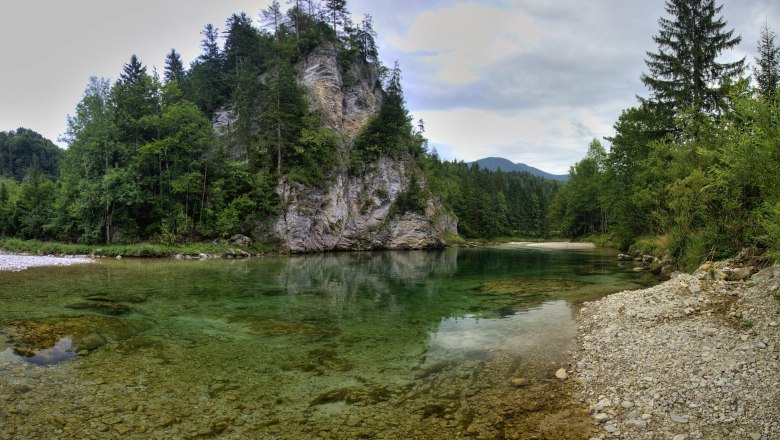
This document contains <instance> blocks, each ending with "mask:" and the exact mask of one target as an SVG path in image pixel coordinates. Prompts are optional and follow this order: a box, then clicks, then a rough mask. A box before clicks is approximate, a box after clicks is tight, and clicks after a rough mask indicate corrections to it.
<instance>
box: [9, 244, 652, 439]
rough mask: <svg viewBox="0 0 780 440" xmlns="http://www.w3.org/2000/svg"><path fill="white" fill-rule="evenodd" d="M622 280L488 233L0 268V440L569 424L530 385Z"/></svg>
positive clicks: (553, 395) (577, 430)
mask: <svg viewBox="0 0 780 440" xmlns="http://www.w3.org/2000/svg"><path fill="white" fill-rule="evenodd" d="M638 277H639V275H636V274H634V273H632V272H629V271H627V270H625V269H622V268H620V267H618V266H617V265H616V263H615V255H614V254H613V253H610V252H605V251H588V252H561V251H544V250H531V249H516V248H515V249H510V248H501V247H498V248H493V249H477V250H457V249H449V250H446V251H438V252H379V253H354V254H322V255H310V256H297V257H290V258H285V257H278V258H263V259H255V260H249V261H208V262H199V261H128V260H123V261H113V260H106V261H102V262H101V263H100V264H98V265H90V266H71V267H64V268H52V269H35V270H29V271H26V272H19V273H0V304H1V305H0V413H2V412H4V411H5V413H7V414H9V417H10V418H9V421H10V423H9V424H5V425H3V424H0V435H5V436H6V437H11V438H13V437H18V438H27V437H35V436H39V437H61V436H68V435H71V434H72V435H74V436H78V437H106V436H108V437H112V436H121V437H123V438H125V437H131V438H133V437H134V438H149V437H162V438H169V437H182V438H194V437H199V436H200V437H214V436H219V437H221V438H283V439H287V438H289V439H298V438H359V437H363V438H413V437H418V438H460V437H464V436H465V437H469V438H496V437H498V436H503V437H506V438H523V436H524V435H525V434H524V433H527V432H535V433H537V434H535V435H541V434H539V432H542V431H544V430H545V429H547V430H552V431H551V433H550V434H549V435H548V436H547V437H546V438H579V436H582V435H583V433H585V432H586V431H587V429H584V430H583V429H582V427H581V426H579V425H577V424H578V423H579V421H578V420H579V419H578V418H577V417H574V416H572V414H575V413H577V411H579V409H577V407H576V404H573V403H565V404H564V403H561V402H560V400H561V399H562V397H561V396H565V394H566V392H568V391H567V388H566V386H565V384H559V383H554V382H552V383H551V382H549V381H546V380H545V379H546V377H547V376H549V372H550V371H555V369H557V368H558V367H559V365H561V364H562V363H564V362H565V361H566V351H567V350H568V348H569V347H570V346H571V345H570V344H571V343H572V338H573V336H574V334H575V323H574V321H573V313H574V309H575V308H576V306H577V304H579V303H580V302H582V301H584V300H588V299H593V298H596V297H598V296H601V295H604V294H606V293H609V292H613V291H616V290H622V289H627V288H636V287H638V286H640V285H641V284H642V283H644V282H653V280H641V279H640V278H638ZM20 350H22V351H23V352H24V353H25V354H26V355H29V356H27V357H24V358H22V357H19V356H16V355H14V354H13V352H14V351H16V352H19V351H20ZM74 352H77V353H78V357H76V358H75V359H73V360H70V361H67V362H61V361H63V360H64V359H65V358H66V357H75V353H74ZM518 376H521V377H523V378H524V380H525V379H527V380H528V384H529V386H527V387H525V388H523V389H517V388H513V387H512V386H509V385H507V384H509V380H510V379H512V378H517V377H518ZM524 383H525V382H524ZM569 405H574V406H571V407H570V406H569ZM560 411H567V414H569V416H567V417H558V416H557V415H556V414H558V413H559V412H560ZM496 417H498V419H497V418H496ZM499 419H500V420H499ZM582 419H583V420H585V423H587V420H586V419H587V417H586V415H585V416H584V417H582ZM52 420H54V422H52ZM556 420H558V421H556ZM560 420H568V421H566V422H565V423H564V422H561V421H560ZM60 421H62V423H60ZM540 430H541V431H540ZM545 435H546V434H545ZM545 435H541V437H540V438H545Z"/></svg>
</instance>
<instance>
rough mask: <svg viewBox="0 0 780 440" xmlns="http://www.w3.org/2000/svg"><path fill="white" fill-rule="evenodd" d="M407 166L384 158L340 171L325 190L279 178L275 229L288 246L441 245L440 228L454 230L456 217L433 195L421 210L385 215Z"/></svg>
mask: <svg viewBox="0 0 780 440" xmlns="http://www.w3.org/2000/svg"><path fill="white" fill-rule="evenodd" d="M410 172H413V170H408V169H407V167H406V166H405V165H404V163H403V162H397V161H392V160H390V159H387V158H383V159H381V160H380V161H379V165H378V167H377V168H376V170H375V171H373V172H370V173H368V174H367V175H364V176H361V177H350V176H347V175H345V174H341V175H339V176H337V177H336V179H335V181H334V183H333V184H332V185H331V186H330V187H329V188H327V189H325V190H322V189H307V188H305V187H303V186H302V185H299V184H286V183H285V184H282V185H280V186H279V188H278V189H277V191H278V193H279V195H280V197H281V199H282V204H283V206H285V207H286V209H285V213H284V214H283V215H282V216H280V218H279V219H278V221H277V222H276V225H275V228H274V232H275V233H276V235H278V236H279V237H281V238H282V240H283V242H284V244H285V246H286V247H288V248H289V249H290V251H292V252H323V251H345V250H370V249H426V248H437V247H441V246H442V245H443V241H442V236H443V234H444V232H451V233H457V223H456V219H455V217H454V215H452V214H450V213H449V212H447V211H446V210H445V209H444V208H443V207H442V206H441V204H440V203H438V202H436V201H435V200H434V199H430V200H428V207H427V209H426V212H425V215H422V214H417V213H406V214H403V215H401V216H393V217H391V216H390V214H391V208H392V205H393V203H394V202H395V201H396V199H397V198H398V195H399V194H401V193H402V192H403V191H406V190H407V189H408V185H409V180H410V175H409V173H410Z"/></svg>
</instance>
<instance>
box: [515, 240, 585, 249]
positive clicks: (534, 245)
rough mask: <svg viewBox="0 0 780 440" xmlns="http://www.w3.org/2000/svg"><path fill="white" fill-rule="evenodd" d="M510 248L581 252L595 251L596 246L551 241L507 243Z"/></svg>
mask: <svg viewBox="0 0 780 440" xmlns="http://www.w3.org/2000/svg"><path fill="white" fill-rule="evenodd" d="M508 244H509V245H512V246H523V247H530V248H536V249H556V250H581V249H595V248H596V245H595V244H593V243H572V242H568V241H552V242H546V243H532V242H514V243H508Z"/></svg>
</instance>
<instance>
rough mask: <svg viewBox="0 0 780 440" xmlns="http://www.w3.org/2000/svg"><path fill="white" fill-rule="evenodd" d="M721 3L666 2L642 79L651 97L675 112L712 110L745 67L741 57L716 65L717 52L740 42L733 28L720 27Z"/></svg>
mask: <svg viewBox="0 0 780 440" xmlns="http://www.w3.org/2000/svg"><path fill="white" fill-rule="evenodd" d="M722 9H723V6H715V0H667V2H666V12H667V13H668V14H669V15H671V16H672V18H671V19H669V18H661V19H660V20H659V25H660V27H661V29H660V31H659V33H658V35H657V36H655V37H653V40H654V41H655V43H656V44H658V52H657V53H656V52H648V53H647V56H648V59H646V60H645V62H646V63H647V67H648V69H649V70H650V73H649V74H643V75H642V81H643V82H644V83H645V85H646V86H647V87H649V88H650V91H651V92H652V94H653V100H654V101H656V102H657V103H659V104H660V105H662V106H664V107H667V108H668V109H670V110H671V111H673V112H675V113H679V112H683V111H688V110H693V111H694V112H695V113H696V114H702V113H717V112H718V111H719V110H720V109H721V107H722V105H723V100H724V98H725V96H726V94H727V90H726V88H727V86H728V83H729V81H730V80H731V79H733V78H735V77H737V76H738V75H739V74H741V73H742V72H743V70H744V64H745V60H744V59H742V60H739V61H736V62H733V63H719V62H718V61H717V57H718V55H720V53H721V52H723V51H724V50H726V49H731V48H733V47H734V46H736V45H737V44H739V43H740V41H741V39H742V38H741V37H740V36H736V37H735V36H734V31H733V30H730V31H725V27H726V22H725V21H724V20H723V18H722V17H719V16H718V15H719V14H720V12H721V10H722Z"/></svg>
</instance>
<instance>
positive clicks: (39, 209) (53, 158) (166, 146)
mask: <svg viewBox="0 0 780 440" xmlns="http://www.w3.org/2000/svg"><path fill="white" fill-rule="evenodd" d="M294 3H295V4H294V6H293V7H291V8H290V9H289V10H288V11H287V12H286V14H285V13H283V12H282V8H281V5H280V4H279V2H278V1H274V2H272V3H271V6H270V7H269V8H268V9H267V10H265V11H263V12H262V14H261V18H262V20H263V24H264V26H265V30H261V29H259V28H258V27H256V26H255V24H254V23H253V22H252V19H250V18H249V17H248V16H247V15H246V14H244V13H239V14H233V15H231V16H230V17H229V18H228V19H227V21H226V23H225V30H224V32H222V33H220V31H219V30H218V29H217V28H216V27H215V26H213V25H210V24H209V25H206V26H205V28H204V30H203V32H202V40H201V48H202V53H201V54H200V56H198V58H197V59H195V60H194V61H193V62H192V64H191V65H190V66H189V68H188V69H187V68H185V66H184V63H183V62H182V59H181V55H180V54H179V53H178V52H176V50H174V49H171V51H170V52H169V53H168V54H167V55H166V58H165V70H164V72H163V78H164V81H162V80H161V79H160V78H159V77H158V76H157V73H156V72H151V73H150V71H148V69H147V67H146V66H145V65H144V64H143V63H142V62H141V60H139V59H138V57H137V56H135V55H133V56H131V57H130V59H129V61H128V62H127V63H126V64H125V65H124V66H123V67H122V70H121V72H120V74H119V79H118V80H116V81H114V82H111V81H109V80H107V79H98V78H91V79H90V81H89V83H88V85H87V88H86V90H85V92H84V95H83V98H82V100H81V102H80V103H79V104H78V105H77V108H76V112H75V114H74V115H73V116H72V117H69V118H68V131H67V134H66V136H64V139H63V140H64V141H65V142H67V143H68V145H69V146H68V149H67V151H63V150H60V149H59V148H57V147H56V146H54V145H53V144H52V143H51V142H50V141H46V140H45V139H43V138H42V137H40V136H39V135H37V134H35V133H34V132H31V131H29V130H24V129H19V130H17V131H16V132H10V133H0V234H3V235H4V236H11V237H24V238H34V239H56V240H61V241H64V242H69V243H78V245H74V246H83V245H110V246H111V249H121V252H124V251H126V250H128V249H130V252H135V253H136V254H142V253H148V254H157V253H158V250H156V249H149V248H136V250H132V249H131V248H132V246H134V244H135V243H139V242H153V243H156V244H158V245H160V246H168V245H170V244H173V243H180V242H188V241H198V240H213V239H215V238H225V237H229V236H231V235H234V234H236V233H241V234H244V235H249V236H252V237H254V238H261V239H268V238H269V236H270V235H271V234H270V230H271V224H272V220H273V219H275V217H276V216H277V215H278V213H279V210H280V201H279V199H278V196H277V194H276V188H277V186H278V184H279V183H280V182H285V181H286V182H295V183H300V184H303V185H304V186H305V187H307V188H322V187H324V186H325V185H327V183H328V180H329V179H330V178H331V176H333V175H335V172H337V171H343V170H345V169H347V168H349V166H350V163H353V164H355V167H354V169H356V170H357V169H358V168H359V169H361V170H365V169H366V168H367V167H369V166H370V165H371V163H375V162H376V161H377V160H378V159H379V158H380V157H382V156H390V157H393V158H395V159H399V160H404V161H407V163H408V164H409V169H410V170H411V171H412V172H413V173H416V174H419V166H420V165H421V161H422V160H423V156H424V153H425V141H424V138H422V136H421V133H419V132H415V131H414V129H413V128H412V125H411V122H410V118H409V116H408V112H407V111H406V109H405V107H404V100H403V95H402V90H401V84H400V69H398V68H397V66H396V68H395V69H394V70H393V71H392V75H391V76H390V77H389V79H388V81H387V82H386V84H385V85H386V89H387V92H386V93H385V92H383V94H384V95H385V99H384V100H383V105H382V109H381V111H380V112H379V113H378V114H377V115H376V117H375V118H374V119H373V120H372V122H371V123H370V124H369V127H367V128H366V130H365V132H364V133H363V134H361V136H359V142H356V146H355V147H354V148H352V152H353V153H354V154H353V155H352V157H345V154H343V151H344V150H345V144H346V142H347V140H346V139H343V138H342V137H341V136H340V135H339V134H338V133H337V132H335V131H333V130H332V129H330V128H327V127H326V126H325V124H324V123H323V120H322V115H320V114H319V113H317V112H316V111H312V110H311V109H310V103H309V101H308V100H307V97H306V95H305V90H304V89H303V88H302V87H301V86H300V85H299V84H298V81H297V75H298V71H297V70H296V69H297V66H299V65H300V62H301V61H302V60H303V59H304V57H305V56H306V55H307V54H309V53H311V52H313V51H316V50H317V49H318V48H320V47H322V48H323V49H324V50H326V51H330V50H331V48H335V49H336V51H337V52H338V53H339V54H341V56H340V57H339V62H340V63H341V66H340V68H341V70H342V74H343V75H344V77H345V78H348V77H349V75H350V74H353V75H354V76H355V78H353V79H359V78H357V76H358V75H364V76H366V77H367V78H372V79H373V78H378V77H381V75H382V72H384V71H385V70H386V69H385V68H384V67H383V66H381V64H380V63H379V60H378V53H377V48H376V41H375V39H376V33H375V31H374V30H373V24H372V20H371V18H370V16H367V17H366V18H365V19H364V20H363V22H362V23H360V24H357V25H355V24H353V23H352V22H351V20H350V19H349V13H348V11H347V9H346V3H345V2H329V3H328V4H327V5H326V6H327V15H320V14H319V12H320V11H319V8H318V7H317V6H318V5H319V3H318V2H294ZM307 5H308V7H307ZM372 85H373V84H372ZM214 119H217V120H218V121H219V122H220V124H219V125H218V130H216V131H217V132H215V130H214V127H212V120H214ZM60 159H62V160H60ZM351 159H355V160H351ZM415 178H416V179H417V178H419V176H417V177H415ZM55 180H56V182H53V181H55ZM411 183H412V185H410V186H409V189H408V190H407V191H406V192H405V193H404V194H402V196H401V198H400V201H398V202H397V203H396V205H397V210H398V213H399V214H402V213H404V212H424V210H425V207H426V206H427V203H428V200H429V196H430V194H429V192H428V190H427V189H426V188H425V186H424V185H422V184H421V182H420V181H419V180H414V181H413V182H411ZM387 197H388V195H385V198H387ZM503 205H504V206H506V203H504V204H503ZM42 246H43V245H42ZM123 247H124V248H123ZM111 252H114V251H111ZM116 252H120V251H119V250H117V251H116Z"/></svg>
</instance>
